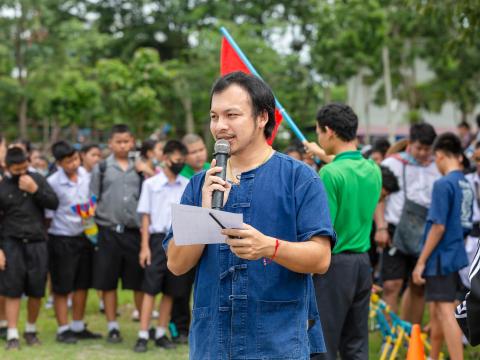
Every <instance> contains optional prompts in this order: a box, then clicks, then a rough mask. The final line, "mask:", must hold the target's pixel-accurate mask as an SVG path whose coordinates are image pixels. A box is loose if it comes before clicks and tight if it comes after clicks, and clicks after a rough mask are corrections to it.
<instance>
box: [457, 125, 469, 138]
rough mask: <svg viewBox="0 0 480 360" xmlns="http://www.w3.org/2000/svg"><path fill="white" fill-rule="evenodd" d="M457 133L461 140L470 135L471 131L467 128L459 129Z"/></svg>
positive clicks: (460, 127)
mask: <svg viewBox="0 0 480 360" xmlns="http://www.w3.org/2000/svg"><path fill="white" fill-rule="evenodd" d="M457 133H458V136H459V137H460V138H464V137H466V136H468V135H469V133H470V130H469V129H468V128H467V127H465V126H459V127H457Z"/></svg>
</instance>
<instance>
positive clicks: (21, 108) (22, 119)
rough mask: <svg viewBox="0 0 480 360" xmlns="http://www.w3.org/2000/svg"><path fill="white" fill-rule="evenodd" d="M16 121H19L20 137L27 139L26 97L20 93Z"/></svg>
mask: <svg viewBox="0 0 480 360" xmlns="http://www.w3.org/2000/svg"><path fill="white" fill-rule="evenodd" d="M17 117H18V122H19V123H20V137H21V138H22V139H28V119H27V98H26V97H25V95H22V97H21V99H20V104H19V105H18V112H17Z"/></svg>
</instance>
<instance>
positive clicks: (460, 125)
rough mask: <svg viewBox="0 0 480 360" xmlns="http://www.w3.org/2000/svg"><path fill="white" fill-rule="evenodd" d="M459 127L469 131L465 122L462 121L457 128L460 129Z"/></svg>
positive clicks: (468, 125)
mask: <svg viewBox="0 0 480 360" xmlns="http://www.w3.org/2000/svg"><path fill="white" fill-rule="evenodd" d="M461 127H463V128H465V129H468V130H470V124H469V123H468V122H466V121H462V122H460V123H459V124H458V125H457V128H461Z"/></svg>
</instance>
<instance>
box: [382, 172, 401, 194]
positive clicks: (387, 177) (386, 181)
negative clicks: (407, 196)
mask: <svg viewBox="0 0 480 360" xmlns="http://www.w3.org/2000/svg"><path fill="white" fill-rule="evenodd" d="M380 170H381V171H382V187H383V188H384V189H385V191H386V192H387V193H389V194H393V193H396V192H397V191H399V190H400V187H399V186H398V179H397V177H396V176H395V174H394V173H393V172H392V170H390V169H389V168H387V167H386V166H380Z"/></svg>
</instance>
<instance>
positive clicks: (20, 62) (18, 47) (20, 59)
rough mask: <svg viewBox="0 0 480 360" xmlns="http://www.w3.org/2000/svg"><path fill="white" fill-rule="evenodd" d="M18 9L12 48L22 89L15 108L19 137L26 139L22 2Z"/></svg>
mask: <svg viewBox="0 0 480 360" xmlns="http://www.w3.org/2000/svg"><path fill="white" fill-rule="evenodd" d="M19 4H20V5H19V8H18V10H19V11H20V14H18V13H16V14H15V15H16V18H17V19H18V21H17V27H16V31H15V40H14V48H15V66H16V68H17V71H18V83H19V85H20V88H21V89H22V92H21V95H20V102H19V104H18V108H17V117H18V121H19V124H20V137H22V138H24V139H26V138H28V119H27V110H28V102H27V97H26V94H25V87H26V85H27V79H26V75H27V74H25V54H24V49H22V34H23V32H24V31H25V25H24V21H25V9H24V8H23V6H22V2H20V3H19Z"/></svg>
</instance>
